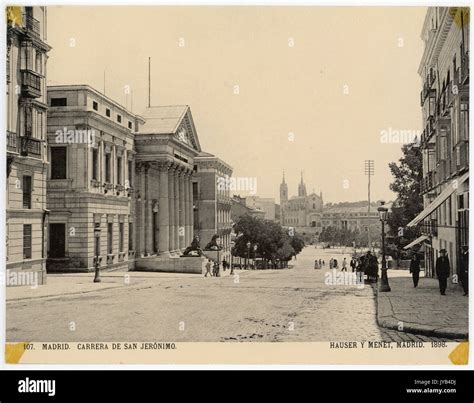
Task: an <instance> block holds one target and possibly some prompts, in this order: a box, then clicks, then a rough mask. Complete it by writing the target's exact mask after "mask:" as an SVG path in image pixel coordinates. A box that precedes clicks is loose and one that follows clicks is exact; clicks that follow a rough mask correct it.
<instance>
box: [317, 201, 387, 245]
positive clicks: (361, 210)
mask: <svg viewBox="0 0 474 403" xmlns="http://www.w3.org/2000/svg"><path fill="white" fill-rule="evenodd" d="M367 207H368V205H366V206H361V207H352V206H347V207H343V206H334V207H325V208H324V211H323V214H322V227H323V229H324V228H327V227H336V228H343V229H349V230H352V231H359V232H361V233H364V232H365V233H367V232H368V231H370V233H371V234H376V235H377V238H378V237H379V236H380V233H381V230H382V228H381V223H380V218H379V213H378V211H377V208H376V207H373V208H371V211H370V215H369V213H368V208H367ZM372 238H373V237H372Z"/></svg>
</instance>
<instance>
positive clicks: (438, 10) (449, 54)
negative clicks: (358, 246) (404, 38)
mask: <svg viewBox="0 0 474 403" xmlns="http://www.w3.org/2000/svg"><path fill="white" fill-rule="evenodd" d="M421 37H422V39H423V41H424V44H425V48H424V52H423V56H422V59H421V62H420V67H419V69H418V73H419V75H420V76H421V79H422V91H421V107H422V112H423V129H424V130H423V134H422V139H421V140H422V141H421V148H422V155H423V182H422V184H421V185H422V186H421V188H422V194H423V200H424V210H423V211H422V212H421V213H420V214H419V215H418V216H417V217H415V219H414V220H412V221H411V222H410V223H409V224H408V225H409V226H415V225H421V230H422V233H423V235H422V236H421V237H420V238H419V239H418V241H419V242H424V250H425V262H426V263H425V264H426V272H427V275H430V276H434V275H435V270H434V265H435V262H436V258H437V257H438V254H439V251H440V250H441V249H446V251H447V253H448V256H449V258H450V261H451V267H452V274H455V273H457V272H458V270H459V265H458V262H459V256H460V252H461V247H462V246H464V245H468V233H469V229H468V225H469V220H468V215H469V40H470V39H469V37H470V35H469V8H460V7H430V8H429V9H428V11H427V14H426V17H425V21H424V25H423V29H422V33H421Z"/></svg>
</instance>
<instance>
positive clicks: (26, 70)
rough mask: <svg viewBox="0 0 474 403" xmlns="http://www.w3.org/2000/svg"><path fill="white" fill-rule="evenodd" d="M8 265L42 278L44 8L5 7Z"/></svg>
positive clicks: (44, 235)
mask: <svg viewBox="0 0 474 403" xmlns="http://www.w3.org/2000/svg"><path fill="white" fill-rule="evenodd" d="M7 23H8V25H7V80H6V81H7V86H6V89H7V118H6V128H7V136H6V137H7V186H6V191H7V194H6V234H7V242H6V255H7V270H9V271H16V272H24V273H26V272H27V273H35V276H37V281H38V283H40V284H42V283H44V282H45V279H46V251H45V245H46V240H47V226H48V215H47V213H48V211H47V209H46V171H47V166H48V158H47V152H46V112H47V102H46V62H47V53H48V51H49V50H50V49H51V48H50V46H48V44H47V43H46V7H7Z"/></svg>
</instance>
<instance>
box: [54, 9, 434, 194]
mask: <svg viewBox="0 0 474 403" xmlns="http://www.w3.org/2000/svg"><path fill="white" fill-rule="evenodd" d="M425 12H426V9H425V8H421V7H404V8H394V7H377V8H368V7H365V8H356V7H49V8H48V43H49V44H50V45H51V46H52V47H53V49H52V50H51V52H50V53H49V56H50V57H49V60H48V83H49V85H57V84H89V85H91V86H93V87H94V88H96V89H97V90H99V91H103V89H104V70H105V72H106V80H105V81H106V82H105V91H106V95H107V96H109V97H111V98H112V99H114V100H116V101H118V102H119V103H121V104H123V105H125V104H127V106H128V107H129V108H130V107H131V97H128V99H127V97H126V95H125V91H124V87H125V86H126V85H128V86H130V88H131V89H132V91H133V111H134V112H135V113H141V112H142V111H143V110H144V108H145V107H146V105H147V102H148V101H147V92H148V90H147V78H148V70H147V69H148V57H151V58H152V104H153V105H170V104H188V105H190V106H191V111H192V114H193V117H194V121H195V124H196V128H197V132H198V135H199V139H200V142H201V146H202V148H203V150H205V151H208V152H211V153H214V154H216V155H217V156H219V157H220V158H221V159H223V160H224V161H226V162H227V163H229V164H230V165H231V166H232V167H233V168H234V176H242V177H256V178H257V181H258V182H257V184H258V189H257V193H258V195H260V196H263V197H275V198H276V199H277V201H278V195H279V184H280V182H281V177H282V171H283V170H284V171H285V172H286V179H287V183H288V185H289V193H290V196H291V195H294V194H296V193H297V184H298V182H299V180H300V172H301V170H303V171H304V176H305V182H306V186H307V189H308V192H311V191H312V190H313V188H314V189H315V191H316V192H318V193H319V191H320V190H322V191H323V195H324V201H325V202H338V201H356V200H364V199H366V198H367V178H366V177H365V176H364V160H365V159H373V160H375V176H374V177H373V179H372V198H373V199H374V200H376V199H385V200H390V199H393V198H394V194H393V193H392V192H391V191H390V190H389V188H388V185H389V183H390V181H391V180H392V178H391V175H390V171H389V169H388V166H387V165H388V163H389V162H390V161H394V160H398V158H399V157H400V156H401V153H400V147H401V144H397V143H395V144H387V143H383V142H381V132H382V131H383V130H386V131H389V130H392V132H393V131H394V130H411V131H412V132H413V133H415V132H416V131H418V130H420V129H421V111H420V106H419V98H420V97H419V93H420V85H421V84H420V78H419V76H418V74H417V70H418V65H419V62H420V59H421V56H422V52H423V42H422V40H421V39H420V32H421V28H422V24H423V20H424V15H425ZM72 45H74V46H72ZM180 45H181V46H180ZM290 45H293V46H290ZM236 86H238V89H239V94H235V93H234V92H235V90H236ZM290 133H293V134H290ZM291 140H293V141H291ZM240 193H241V194H245V192H240Z"/></svg>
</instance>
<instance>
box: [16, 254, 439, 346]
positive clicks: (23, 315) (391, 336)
mask: <svg viewBox="0 0 474 403" xmlns="http://www.w3.org/2000/svg"><path fill="white" fill-rule="evenodd" d="M330 253H332V254H333V255H334V257H336V256H337V259H338V260H339V262H341V261H342V258H343V256H347V257H348V258H349V255H348V254H347V255H342V254H340V252H339V253H337V252H336V251H334V250H331V252H330ZM336 253H337V254H336ZM329 257H330V255H329V252H328V251H322V250H320V249H315V248H313V247H307V248H305V250H304V251H303V252H302V253H301V254H300V255H299V256H298V260H296V261H293V263H294V268H293V269H286V270H258V271H253V270H247V271H245V270H242V271H241V270H237V271H236V273H237V274H238V281H237V278H235V277H231V276H223V277H220V278H204V277H202V276H198V275H189V276H186V277H183V276H179V277H176V278H173V277H172V276H168V277H160V276H154V275H153V274H148V273H147V274H146V275H147V278H146V282H143V281H142V282H141V283H139V284H138V283H134V281H133V277H132V281H131V283H130V284H123V286H117V287H115V288H109V289H103V290H101V291H97V292H88V293H85V294H80V295H64V296H60V297H56V298H36V299H30V300H28V299H27V300H19V301H12V302H9V303H8V304H7V341H118V340H120V341H177V342H178V341H292V342H296V341H365V340H373V341H376V340H385V341H390V340H392V341H431V340H439V339H433V338H429V337H426V336H415V335H411V334H407V333H402V332H397V331H393V330H382V329H380V328H379V327H378V325H377V323H376V307H375V298H374V294H373V290H372V289H371V287H370V286H365V287H364V288H362V289H360V288H357V286H356V285H353V286H350V285H326V284H325V278H326V272H327V269H322V270H314V269H313V262H314V259H315V258H318V259H319V258H321V259H324V260H325V261H326V267H327V262H328V260H329ZM116 281H117V282H121V281H122V280H121V279H120V275H117V277H116ZM122 282H123V281H122Z"/></svg>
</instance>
